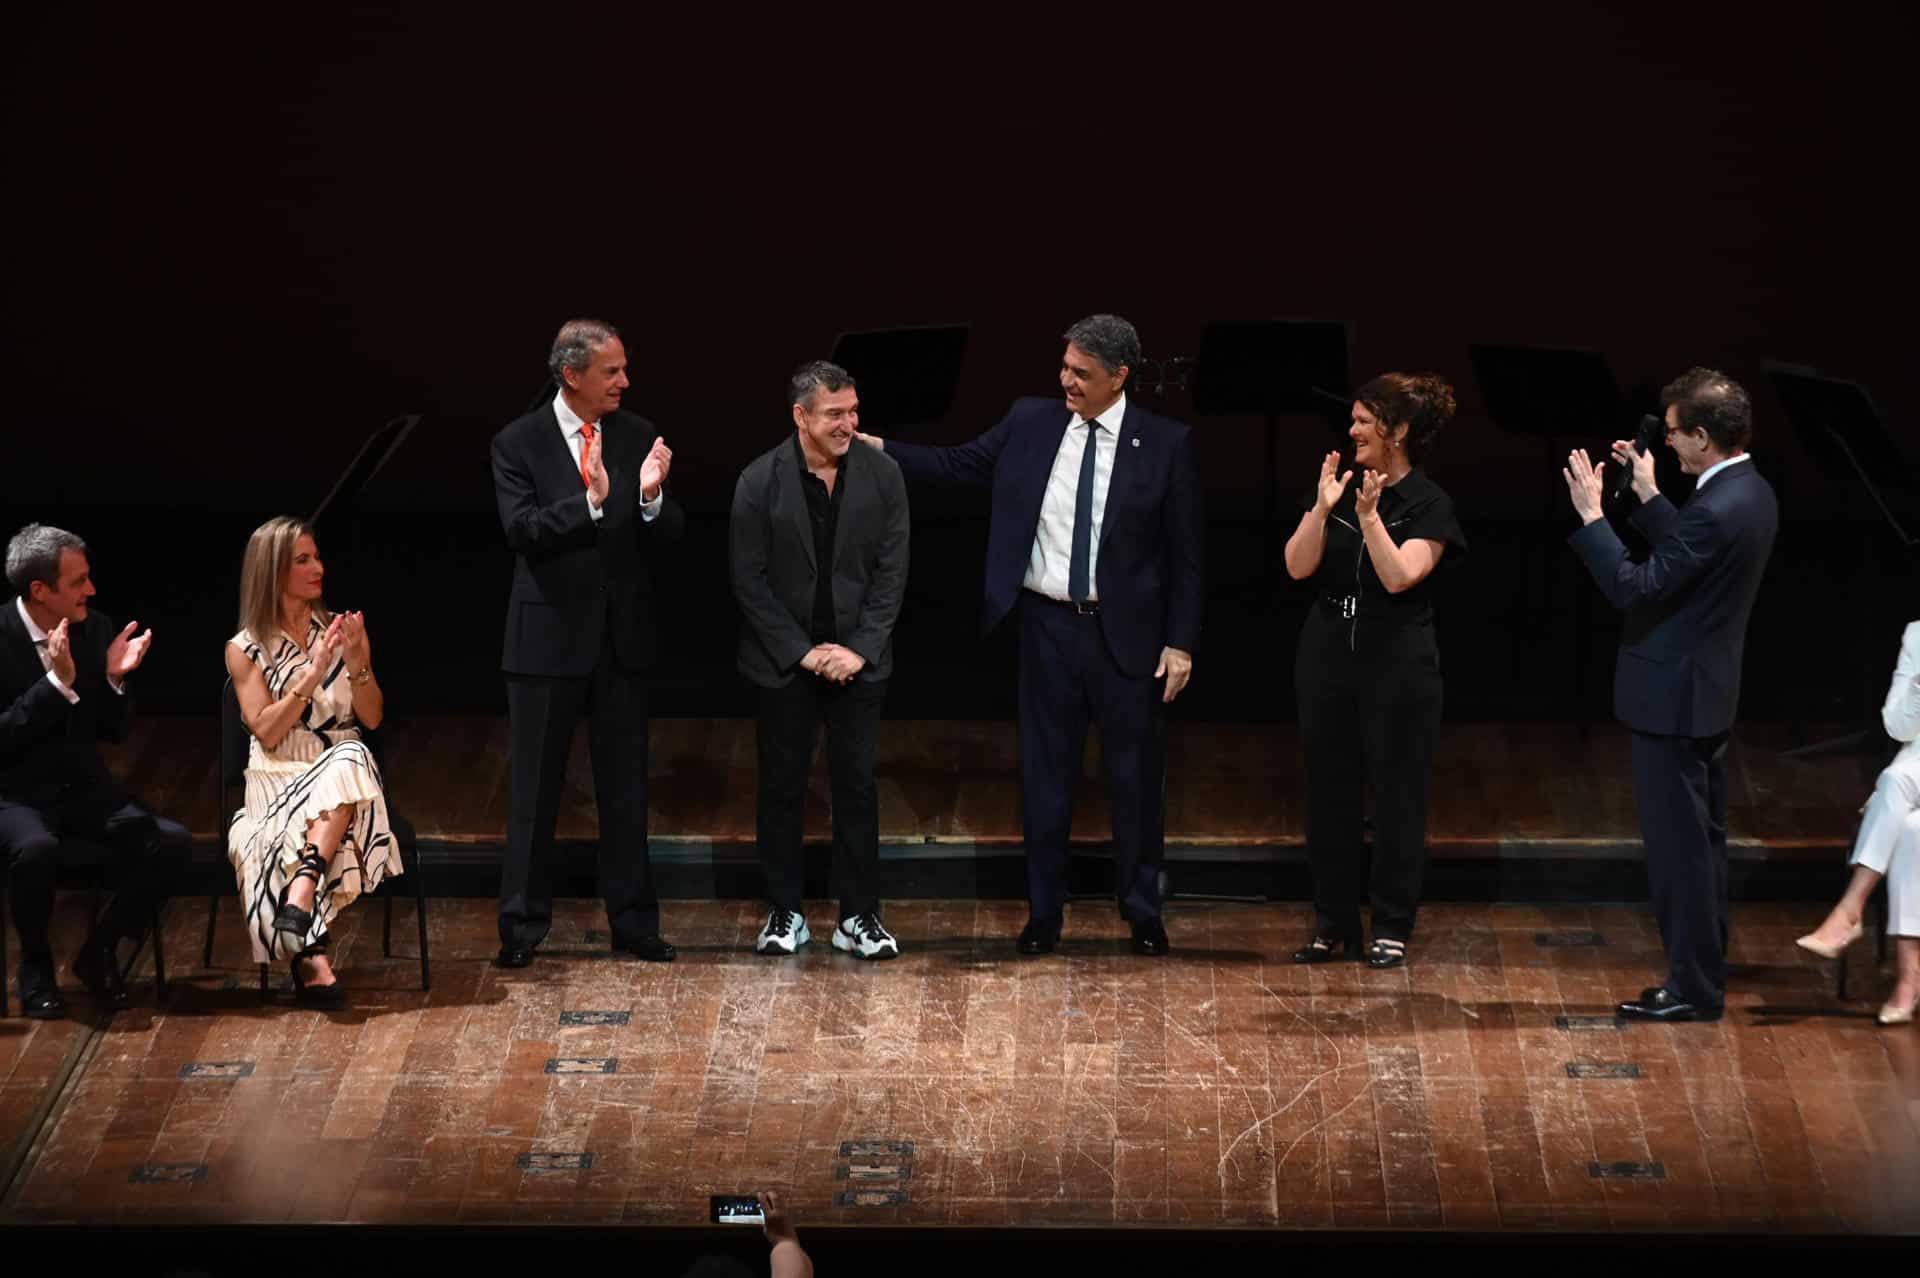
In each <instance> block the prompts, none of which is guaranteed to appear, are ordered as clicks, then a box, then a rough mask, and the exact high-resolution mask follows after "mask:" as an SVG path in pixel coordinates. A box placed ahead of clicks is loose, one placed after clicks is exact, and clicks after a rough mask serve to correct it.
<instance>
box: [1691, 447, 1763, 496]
mask: <svg viewBox="0 0 1920 1278" xmlns="http://www.w3.org/2000/svg"><path fill="white" fill-rule="evenodd" d="M1752 460H1753V454H1751V453H1739V454H1736V455H1735V456H1732V457H1729V458H1727V459H1726V460H1725V461H1718V462H1715V463H1714V464H1713V465H1711V466H1709V467H1707V468H1706V469H1705V470H1703V471H1701V472H1700V478H1698V479H1696V480H1694V481H1693V491H1695V492H1696V493H1697V492H1699V491H1700V490H1701V489H1702V488H1705V487H1706V486H1707V481H1708V480H1709V479H1712V478H1713V477H1714V476H1715V475H1717V474H1719V473H1720V472H1721V471H1723V470H1725V469H1726V468H1727V467H1729V466H1732V465H1735V464H1736V463H1739V462H1743V461H1752Z"/></svg>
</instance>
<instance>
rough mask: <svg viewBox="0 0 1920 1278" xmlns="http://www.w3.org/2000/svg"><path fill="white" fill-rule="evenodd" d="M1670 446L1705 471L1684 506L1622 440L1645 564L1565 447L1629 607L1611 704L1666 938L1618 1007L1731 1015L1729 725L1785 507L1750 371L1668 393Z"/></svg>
mask: <svg viewBox="0 0 1920 1278" xmlns="http://www.w3.org/2000/svg"><path fill="white" fill-rule="evenodd" d="M1660 402H1661V406H1662V407H1663V408H1664V409H1665V411H1666V419H1667V446H1668V447H1669V448H1671V449H1673V451H1674V454H1675V455H1676V456H1677V457H1679V459H1680V469H1681V470H1682V471H1684V472H1686V473H1687V474H1689V475H1697V476H1698V477H1699V478H1698V479H1697V480H1696V481H1695V484H1694V490H1693V496H1692V497H1690V498H1688V500H1687V503H1686V505H1685V506H1683V507H1680V508H1678V509H1676V508H1675V507H1674V506H1673V504H1672V503H1671V502H1669V501H1668V500H1667V499H1666V498H1665V497H1663V496H1661V495H1660V490H1659V488H1658V487H1656V486H1655V484H1654V476H1653V457H1652V455H1651V454H1650V453H1645V454H1642V453H1636V452H1634V451H1633V449H1632V447H1631V446H1630V445H1629V444H1628V443H1627V442H1626V441H1624V440H1618V441H1615V443H1614V445H1613V457H1614V460H1615V461H1616V462H1618V463H1620V464H1621V465H1626V466H1631V467H1632V468H1633V490H1634V493H1635V494H1636V495H1637V496H1638V497H1639V498H1640V502H1641V505H1640V507H1639V508H1638V509H1637V510H1635V511H1634V513H1633V516H1632V522H1633V525H1634V527H1636V528H1638V529H1639V530H1640V532H1641V533H1642V534H1643V535H1644V536H1645V537H1646V539H1647V541H1648V542H1649V543H1650V544H1651V545H1652V547H1653V549H1652V552H1651V553H1650V554H1649V555H1648V556H1647V558H1646V560H1645V561H1644V562H1641V563H1634V562H1633V561H1631V560H1630V559H1628V557H1627V551H1626V547H1624V546H1623V545H1621V544H1620V539H1619V537H1617V536H1615V535H1614V531H1613V529H1612V528H1611V527H1610V526H1609V525H1608V524H1607V521H1606V520H1605V519H1603V518H1602V517H1601V512H1600V502H1601V480H1600V474H1599V472H1598V471H1596V470H1595V469H1594V467H1593V466H1592V464H1591V463H1589V462H1588V460H1587V455H1586V454H1585V453H1584V452H1581V451H1579V450H1577V449H1576V450H1575V451H1574V452H1573V454H1572V455H1571V456H1570V457H1568V459H1567V462H1568V465H1567V468H1566V470H1565V471H1563V472H1562V474H1563V475H1564V476H1565V477H1566V481H1567V491H1568V492H1569V493H1571V494H1572V496H1573V506H1574V510H1575V511H1576V512H1577V513H1578V514H1579V516H1580V519H1581V524H1582V526H1581V527H1580V529H1579V530H1578V531H1576V532H1575V533H1574V534H1573V535H1572V536H1571V537H1570V538H1569V539H1568V542H1569V544H1570V545H1571V546H1572V547H1573V549H1574V553H1576V554H1577V555H1579V556H1580V560H1581V562H1582V563H1584V564H1585V565H1586V566H1587V571H1589V572H1591V573H1592V574H1593V579H1594V580H1595V581H1596V582H1598V583H1599V586H1600V589H1601V591H1602V592H1603V593H1605V595H1606V596H1607V599H1608V601H1609V602H1611V603H1612V604H1613V606H1614V607H1616V608H1619V609H1620V610H1621V611H1623V612H1625V613H1626V621H1625V624H1624V626H1623V628H1622V632H1621V636H1620V655H1619V658H1618V661H1617V663H1616V665H1615V667H1614V676H1613V704H1614V713H1615V714H1617V715H1619V717H1620V719H1621V721H1622V722H1623V723H1625V724H1626V725H1627V727H1628V728H1630V729H1632V731H1633V791H1634V798H1635V802H1636V806H1637V807H1638V809H1639V816H1640V837H1641V839H1642V841H1643V842H1644V843H1645V845H1646V849H1647V881H1648V886H1649V888H1650V889H1651V891H1652V896H1653V908H1654V914H1655V916H1656V918H1657V919H1658V920H1659V924H1660V939H1661V942H1662V943H1663V944H1664V945H1665V946H1666V951H1667V969H1668V970H1667V979H1666V981H1665V982H1664V983H1663V984H1661V985H1657V986H1654V987H1652V988H1650V989H1647V990H1644V991H1642V992H1641V995H1640V997H1639V998H1637V999H1632V1000H1629V1001H1627V1002H1625V1003H1622V1004H1620V1014H1621V1015H1622V1016H1628V1017H1633V1018H1636V1019H1641V1020H1654V1021H1711V1020H1718V1019H1719V1018H1720V1014H1721V1011H1722V1008H1723V1006H1724V1004H1725V1002H1726V993H1727V768H1726V760H1727V736H1728V733H1729V731H1730V730H1731V729H1732V727H1733V716H1734V709H1735V706H1736V704H1737V703H1738V701H1739V699H1740V658H1741V652H1742V649H1743V648H1744V647H1745V644H1746V637H1747V618H1748V617H1749V616H1751V615H1752V612H1753V600H1754V596H1755V595H1756V594H1758V593H1759V590H1760V577H1761V574H1762V573H1763V572H1764V571H1765V569H1766V566H1767V556H1768V555H1769V554H1771V553H1772V551H1773V538H1774V532H1775V530H1776V529H1777V528H1778V526H1779V522H1780V510H1779V506H1778V504H1777V503H1776V502H1775V501H1774V496H1773V487H1772V485H1770V484H1768V483H1767V481H1766V480H1765V479H1763V478H1761V476H1760V473H1759V472H1758V471H1756V470H1755V469H1754V467H1753V462H1752V459H1751V458H1750V457H1748V455H1747V443H1748V441H1749V440H1750V439H1751V438H1752V435H1753V406H1752V404H1751V403H1750V402H1749V401H1748V399H1747V392H1746V391H1745V390H1744V389H1742V388H1741V386H1740V384H1739V383H1738V382H1735V381H1734V380H1733V379H1732V378H1730V377H1728V376H1726V374H1724V373H1717V372H1714V371H1713V370H1712V369H1707V368H1695V369H1692V370H1690V371H1688V372H1687V373H1685V374H1684V375H1682V376H1681V377H1679V378H1677V379H1676V380H1675V381H1674V382H1673V383H1672V384H1671V385H1669V386H1668V387H1667V388H1666V389H1665V390H1664V391H1663V392H1661V396H1660Z"/></svg>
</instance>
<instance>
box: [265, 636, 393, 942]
mask: <svg viewBox="0 0 1920 1278" xmlns="http://www.w3.org/2000/svg"><path fill="white" fill-rule="evenodd" d="M324 633H325V628H324V627H323V626H322V625H321V624H320V622H319V620H318V619H315V620H313V621H312V622H311V623H310V624H309V626H308V629H307V643H306V646H305V647H302V646H301V645H299V644H296V643H295V642H294V641H293V640H292V639H290V638H288V637H287V635H286V634H285V633H276V634H275V635H274V636H273V638H272V639H271V640H269V641H268V642H266V643H264V644H262V643H260V642H258V641H256V640H255V639H254V637H253V635H252V634H251V633H250V632H248V631H245V630H242V631H241V632H240V633H239V634H237V635H235V636H234V637H233V638H231V639H229V640H228V641H227V642H228V643H230V644H232V645H233V646H234V647H236V648H238V649H240V651H241V652H243V653H245V654H246V656H247V660H249V661H251V662H253V664H254V665H255V666H257V667H259V670H260V673H261V674H262V675H263V676H265V678H266V681H267V692H268V695H269V696H271V697H272V698H273V699H274V700H276V701H277V700H279V699H280V698H281V697H283V696H285V695H286V691H287V683H288V681H289V680H291V679H293V678H294V677H296V676H297V675H299V674H300V673H301V672H302V671H304V670H306V669H307V668H308V667H309V666H311V665H312V664H313V661H312V658H311V657H309V656H308V651H309V650H310V649H311V648H312V647H313V646H314V645H316V644H317V643H318V642H319V640H320V637H321V635H322V634H324ZM342 806H346V807H351V808H352V809H353V817H352V819H351V820H349V821H348V822H347V829H346V833H345V834H343V835H342V836H341V839H340V846H339V848H338V849H337V850H336V851H335V852H334V854H333V860H332V862H331V863H330V864H329V865H328V867H327V879H326V882H325V883H323V884H321V885H320V887H319V890H318V891H317V892H316V893H315V896H314V903H313V927H312V928H311V929H310V930H309V931H308V933H307V934H306V935H305V936H295V935H294V934H293V933H291V932H276V931H275V930H274V927H273V919H274V915H276V914H277V913H279V910H280V901H281V897H282V894H283V893H284V892H285V891H286V888H287V883H288V881H289V880H290V879H292V877H293V873H294V871H295V870H297V869H299V868H300V850H301V848H302V847H303V846H304V845H305V844H306V841H307V837H306V832H307V826H308V825H309V824H310V823H311V822H313V821H314V820H315V819H316V818H318V817H320V816H322V815H323V814H325V813H327V812H330V811H332V810H333V809H335V808H338V807H342ZM227 859H228V860H230V861H232V862H233V870H234V874H235V876H236V877H237V878H238V879H239V881H240V901H241V905H242V908H243V909H244V910H245V913H246V920H247V935H248V936H249V937H250V938H251V939H252V942H253V957H254V961H255V962H257V963H266V962H271V961H273V960H275V959H280V958H286V957H288V956H290V955H293V954H296V953H298V952H299V951H301V950H303V949H305V948H306V947H307V946H308V945H311V944H313V943H314V942H315V941H318V940H319V939H320V938H322V937H324V936H325V935H326V933H327V928H328V926H329V925H330V924H331V923H332V922H333V920H334V917H335V916H336V915H338V914H339V913H340V911H341V910H344V909H345V908H346V907H347V906H348V905H350V904H352V902H353V900H354V898H356V897H358V896H359V895H360V894H361V893H362V892H371V891H373V890H374V889H375V888H377V887H379V886H380V884H381V882H382V881H384V880H385V879H386V877H387V876H388V875H390V874H399V873H400V872H401V862H400V848H399V845H398V844H397V843H395V842H394V838H393V830H392V827H391V826H390V825H389V824H388V819H387V799H386V795H385V793H384V792H383V790H382V788H381V784H380V769H379V767H378V766H377V765H376V764H375V763H374V761H373V754H372V752H371V751H369V750H368V749H367V747H366V744H365V743H364V742H362V741H361V739H360V728H359V725H358V724H356V723H355V722H354V718H353V689H352V686H351V685H350V684H349V683H348V682H347V672H346V667H345V665H344V664H343V663H342V662H341V661H340V659H339V658H338V657H335V658H334V660H333V668H332V669H331V670H329V671H328V672H327V677H326V680H325V681H324V682H323V683H322V684H321V685H320V688H319V689H318V690H317V691H316V692H315V693H314V694H313V701H312V703H311V704H309V705H308V706H306V707H305V708H304V709H303V711H302V712H301V715H300V719H299V721H298V722H296V723H295V724H294V725H293V727H291V728H289V729H288V730H287V734H286V735H285V736H284V737H282V738H281V739H280V742H279V744H278V745H276V746H274V748H273V749H271V750H268V749H266V748H265V747H263V746H262V745H261V744H260V740H259V738H258V737H250V738H249V739H248V744H247V797H246V804H245V806H244V807H242V808H241V810H240V811H239V812H237V813H236V814H235V815H234V818H233V824H232V825H230V826H229V827H228V829H227Z"/></svg>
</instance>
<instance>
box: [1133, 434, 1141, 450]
mask: <svg viewBox="0 0 1920 1278" xmlns="http://www.w3.org/2000/svg"><path fill="white" fill-rule="evenodd" d="M1133 446H1134V447H1135V448H1138V447H1140V437H1139V436H1138V435H1135V436H1134V437H1133Z"/></svg>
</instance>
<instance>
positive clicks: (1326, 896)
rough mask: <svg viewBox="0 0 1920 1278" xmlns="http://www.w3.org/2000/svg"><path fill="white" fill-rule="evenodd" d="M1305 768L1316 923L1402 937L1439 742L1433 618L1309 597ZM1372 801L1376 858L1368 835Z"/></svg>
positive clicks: (1301, 665)
mask: <svg viewBox="0 0 1920 1278" xmlns="http://www.w3.org/2000/svg"><path fill="white" fill-rule="evenodd" d="M1294 682H1295V691H1296V692H1297V694H1298V701H1299V714H1300V738H1301V744H1302V746H1303V747H1304V751H1305V754H1306V770H1307V863H1308V866H1309V867H1310V868H1311V870H1312V872H1313V905H1314V916H1315V917H1314V931H1315V934H1316V935H1319V936H1328V937H1353V938H1356V939H1357V938H1358V937H1359V936H1360V935H1361V933H1360V903H1361V901H1362V900H1363V899H1370V900H1371V903H1372V906H1373V934H1374V935H1375V936H1377V937H1387V938H1390V939H1393V940H1399V941H1404V940H1407V939H1408V938H1410V937H1411V936H1412V935H1413V918H1414V913H1415V911H1416V910H1417V908H1418V907H1419V904H1420V885H1421V882H1422V880H1423V879H1424V878H1425V876H1426V867H1427V806H1428V799H1429V796H1430V793H1431V790H1432V785H1433V756H1434V751H1435V750H1436V749H1437V748H1438V746H1439V742H1440V704H1441V683H1440V657H1439V651H1438V649H1437V648H1436V647H1435V645H1434V634H1433V627H1431V626H1427V625H1412V626H1406V625H1394V624H1391V623H1387V622H1380V621H1373V622H1371V623H1370V622H1369V621H1368V620H1367V619H1365V618H1360V619H1358V629H1357V630H1356V629H1355V621H1354V620H1352V619H1343V618H1341V617H1340V616H1338V615H1337V614H1336V613H1334V612H1332V611H1330V610H1329V609H1328V608H1327V607H1326V606H1325V605H1323V604H1322V603H1320V602H1319V601H1317V600H1316V601H1315V602H1314V604H1313V605H1312V612H1311V613H1310V614H1309V615H1308V617H1307V622H1306V626H1305V627H1304V628H1303V629H1302V630H1301V633H1300V646H1299V648H1298V649H1297V651H1296V653H1295V657H1294ZM1369 791H1370V792H1371V794H1372V800H1373V804H1372V806H1373V856H1372V867H1371V872H1370V873H1369V871H1368V859H1367V852H1366V848H1365V846H1364V842H1363V827H1364V825H1365V821H1366V813H1367V797H1368V793H1369Z"/></svg>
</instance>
